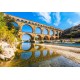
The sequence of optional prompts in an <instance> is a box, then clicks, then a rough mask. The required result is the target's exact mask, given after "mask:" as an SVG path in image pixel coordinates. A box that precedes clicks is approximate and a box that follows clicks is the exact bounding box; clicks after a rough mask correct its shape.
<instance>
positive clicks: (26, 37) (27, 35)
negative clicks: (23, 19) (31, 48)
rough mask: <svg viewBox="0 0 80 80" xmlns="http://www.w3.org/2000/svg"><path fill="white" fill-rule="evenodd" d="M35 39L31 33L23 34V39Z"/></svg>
mask: <svg viewBox="0 0 80 80" xmlns="http://www.w3.org/2000/svg"><path fill="white" fill-rule="evenodd" d="M32 39H33V37H32V35H30V34H23V35H22V40H23V41H30V40H32Z"/></svg>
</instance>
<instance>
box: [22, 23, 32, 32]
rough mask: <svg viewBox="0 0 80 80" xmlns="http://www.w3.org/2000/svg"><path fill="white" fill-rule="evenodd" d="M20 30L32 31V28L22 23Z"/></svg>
mask: <svg viewBox="0 0 80 80" xmlns="http://www.w3.org/2000/svg"><path fill="white" fill-rule="evenodd" d="M22 32H28V33H32V32H33V28H32V27H31V26H30V25H28V24H24V25H23V26H22Z"/></svg>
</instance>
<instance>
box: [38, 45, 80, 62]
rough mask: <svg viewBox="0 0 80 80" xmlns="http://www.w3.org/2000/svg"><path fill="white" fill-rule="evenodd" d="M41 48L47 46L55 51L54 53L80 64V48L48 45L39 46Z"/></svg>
mask: <svg viewBox="0 0 80 80" xmlns="http://www.w3.org/2000/svg"><path fill="white" fill-rule="evenodd" d="M38 45H41V46H45V47H47V48H50V49H53V50H54V52H56V53H57V54H60V55H62V56H64V57H66V58H69V59H71V60H73V61H75V62H77V63H80V48H76V47H67V46H60V45H55V44H53V45H50V44H49V45H48V44H38Z"/></svg>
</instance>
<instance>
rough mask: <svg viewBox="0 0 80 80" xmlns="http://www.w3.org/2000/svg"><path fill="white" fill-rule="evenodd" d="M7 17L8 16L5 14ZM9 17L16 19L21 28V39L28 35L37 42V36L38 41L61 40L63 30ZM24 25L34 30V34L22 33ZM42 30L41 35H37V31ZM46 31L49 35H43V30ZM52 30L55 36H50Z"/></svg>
mask: <svg viewBox="0 0 80 80" xmlns="http://www.w3.org/2000/svg"><path fill="white" fill-rule="evenodd" d="M4 15H5V16H6V14H4ZM8 16H9V17H11V18H12V19H14V21H15V22H16V23H17V24H18V26H19V33H18V35H19V36H20V38H22V36H23V35H24V34H28V35H30V36H31V40H32V41H35V36H38V37H39V38H38V40H54V39H59V37H60V35H61V34H62V32H63V31H62V30H60V29H57V28H54V27H52V26H46V25H43V24H40V23H37V22H33V21H30V20H26V19H23V18H19V17H15V16H12V15H8ZM24 25H28V26H30V27H31V28H32V33H29V32H22V27H23V26H24ZM37 27H38V28H40V29H41V34H37V33H35V29H36V28H37ZM44 29H46V30H47V31H48V34H46V35H45V34H43V30H44ZM50 30H51V31H53V34H52V35H50Z"/></svg>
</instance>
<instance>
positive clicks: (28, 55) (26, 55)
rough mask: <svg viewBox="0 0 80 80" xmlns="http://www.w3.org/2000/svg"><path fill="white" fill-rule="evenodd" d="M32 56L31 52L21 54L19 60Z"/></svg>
mask: <svg viewBox="0 0 80 80" xmlns="http://www.w3.org/2000/svg"><path fill="white" fill-rule="evenodd" d="M31 56H32V52H23V53H21V58H22V59H26V60H27V59H29V58H30V57H31Z"/></svg>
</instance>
